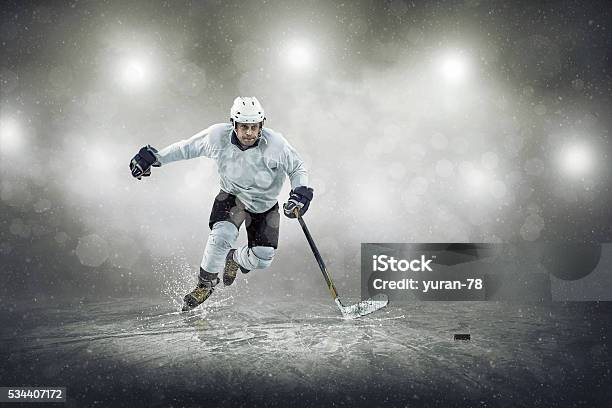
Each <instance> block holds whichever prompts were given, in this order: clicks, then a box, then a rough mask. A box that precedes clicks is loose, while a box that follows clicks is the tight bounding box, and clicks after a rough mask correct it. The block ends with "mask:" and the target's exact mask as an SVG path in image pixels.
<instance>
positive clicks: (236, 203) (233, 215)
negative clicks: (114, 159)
mask: <svg viewBox="0 0 612 408" xmlns="http://www.w3.org/2000/svg"><path fill="white" fill-rule="evenodd" d="M264 121H265V115H264V109H263V107H262V106H261V104H260V103H259V101H258V100H257V98H255V97H238V98H236V99H235V100H234V103H233V105H232V107H231V109H230V123H219V124H215V125H212V126H210V127H209V128H207V129H205V130H202V131H201V132H199V133H197V134H196V135H194V136H193V137H191V138H189V139H187V140H181V141H179V142H176V143H173V144H171V145H170V146H168V147H166V148H164V149H161V150H160V151H157V150H156V149H154V148H153V147H151V146H149V145H147V146H145V147H143V148H141V149H140V151H139V152H138V154H136V155H135V156H134V158H133V159H132V160H131V162H130V170H131V171H132V176H134V177H136V178H137V179H138V180H140V179H141V178H142V177H147V176H150V175H151V167H159V166H163V165H166V164H168V163H171V162H174V161H178V160H188V159H193V158H196V157H200V156H205V157H209V158H211V159H213V160H215V161H216V163H217V171H218V173H219V177H220V181H221V191H220V192H219V194H218V195H217V197H216V198H215V201H214V203H213V206H212V211H211V214H210V220H209V224H208V225H209V227H210V229H211V232H210V234H209V236H208V241H207V243H206V247H205V249H204V255H203V257H202V263H201V265H200V273H199V276H198V284H197V286H196V287H195V289H193V290H192V291H191V293H188V294H187V295H186V296H185V298H184V305H183V311H186V310H190V309H193V308H195V307H196V306H198V305H200V304H202V303H203V302H204V301H205V300H206V299H208V298H209V297H210V295H211V294H212V293H213V291H214V288H215V286H216V285H217V284H218V283H219V282H220V279H219V277H218V276H219V274H220V273H221V272H223V276H222V277H223V283H224V285H226V286H229V285H231V284H232V283H233V282H234V279H236V273H237V271H238V269H240V271H241V272H242V273H248V272H249V271H251V270H253V269H263V268H266V267H268V266H270V264H271V263H272V260H273V258H274V254H275V251H276V249H277V247H278V232H279V224H280V215H279V208H278V202H277V199H278V195H279V193H280V190H281V188H282V186H283V183H284V181H285V175H287V176H289V179H290V181H291V192H290V194H289V200H288V201H287V203H285V204H284V205H283V212H284V214H285V215H286V216H287V217H289V218H295V213H294V211H295V209H298V211H299V212H300V214H304V213H306V211H307V210H308V206H309V204H310V201H311V200H312V196H313V190H312V188H309V187H308V172H307V170H306V167H305V166H304V162H303V161H302V159H301V158H300V156H299V155H298V153H297V152H296V151H295V149H294V148H293V147H292V146H291V145H290V144H289V143H288V142H287V140H286V139H285V138H284V137H283V136H282V135H281V134H280V133H277V132H275V131H273V130H272V129H269V128H265V127H263V125H264ZM243 222H244V223H245V225H246V230H247V236H248V244H247V245H243V246H241V247H238V248H235V247H234V246H235V243H236V240H237V238H238V230H239V229H240V226H241V225H242V223H243Z"/></svg>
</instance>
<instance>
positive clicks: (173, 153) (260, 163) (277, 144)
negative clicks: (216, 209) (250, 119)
mask: <svg viewBox="0 0 612 408" xmlns="http://www.w3.org/2000/svg"><path fill="white" fill-rule="evenodd" d="M233 133H234V128H233V126H232V125H231V124H230V123H218V124H215V125H212V126H210V127H209V128H207V129H204V130H202V131H201V132H199V133H197V134H195V135H194V136H192V137H191V138H189V139H186V140H181V141H180V142H176V143H173V144H171V145H170V146H168V147H165V148H164V149H162V150H160V151H159V152H158V153H157V158H158V160H159V162H160V163H161V165H162V166H163V165H165V164H167V163H170V162H173V161H177V160H188V159H193V158H195V157H200V156H204V157H209V158H211V159H214V160H215V161H216V162H217V171H218V173H219V177H220V179H221V190H223V191H225V192H227V193H230V194H233V195H235V196H236V197H238V199H240V201H242V202H243V203H244V205H245V207H246V209H247V210H248V211H251V212H253V213H263V212H266V211H267V210H269V209H270V208H272V207H273V206H274V205H275V204H276V202H277V199H278V195H279V193H280V191H281V189H282V187H283V183H284V181H285V175H287V176H289V179H290V181H291V188H292V189H294V188H296V187H299V186H307V185H308V172H307V170H306V167H305V166H304V162H303V161H302V159H301V158H300V156H299V155H298V153H297V152H296V151H295V149H294V148H293V147H292V146H291V145H290V144H289V142H287V140H286V139H285V138H284V137H283V136H282V135H281V134H280V133H278V132H275V131H273V130H272V129H269V128H266V127H264V128H263V130H262V134H261V138H260V139H259V140H258V142H257V145H255V146H252V147H248V148H247V149H246V150H241V149H240V147H238V145H237V144H235V143H237V138H236V136H235V135H233ZM232 136H233V137H232ZM232 138H233V139H234V142H232Z"/></svg>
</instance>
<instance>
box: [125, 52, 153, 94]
mask: <svg viewBox="0 0 612 408" xmlns="http://www.w3.org/2000/svg"><path fill="white" fill-rule="evenodd" d="M149 65H150V64H148V63H147V61H146V60H145V59H143V58H137V57H131V58H126V59H124V60H122V61H121V62H120V64H119V66H118V71H119V79H120V82H121V83H122V84H123V85H124V86H126V87H128V88H131V89H135V88H141V87H143V86H145V85H147V84H148V83H149V81H150V78H151V69H150V67H149Z"/></svg>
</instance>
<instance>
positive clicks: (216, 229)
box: [208, 221, 238, 250]
mask: <svg viewBox="0 0 612 408" xmlns="http://www.w3.org/2000/svg"><path fill="white" fill-rule="evenodd" d="M208 239H209V241H210V240H212V243H213V244H214V245H218V246H219V247H223V248H226V249H228V250H229V249H230V248H231V247H232V246H233V245H234V243H235V242H236V240H237V239H238V228H236V226H235V225H234V224H232V223H231V222H229V221H219V222H216V223H215V225H213V227H212V231H211V232H210V235H209V236H208Z"/></svg>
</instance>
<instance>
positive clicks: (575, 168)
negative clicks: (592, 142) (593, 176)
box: [560, 142, 595, 178]
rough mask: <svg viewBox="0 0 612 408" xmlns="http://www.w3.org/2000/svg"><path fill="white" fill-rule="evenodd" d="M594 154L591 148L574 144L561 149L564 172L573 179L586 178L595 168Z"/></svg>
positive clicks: (577, 143) (561, 162)
mask: <svg viewBox="0 0 612 408" xmlns="http://www.w3.org/2000/svg"><path fill="white" fill-rule="evenodd" d="M593 156H594V155H593V152H592V150H591V148H590V147H589V146H587V145H586V144H584V143H580V142H573V143H570V144H567V145H565V146H564V147H563V148H562V149H561V154H560V164H561V168H562V169H563V171H564V172H565V173H566V174H567V175H569V176H571V177H576V178H580V177H584V176H586V175H588V174H589V173H590V171H591V170H592V168H593V166H594V161H595V160H594V157H593Z"/></svg>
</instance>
